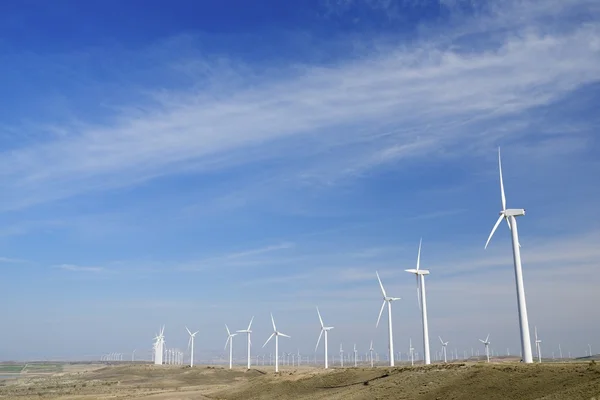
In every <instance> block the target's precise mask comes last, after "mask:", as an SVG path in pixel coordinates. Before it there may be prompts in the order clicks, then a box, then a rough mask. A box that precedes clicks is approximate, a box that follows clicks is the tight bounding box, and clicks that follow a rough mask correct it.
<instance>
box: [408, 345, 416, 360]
mask: <svg viewBox="0 0 600 400" xmlns="http://www.w3.org/2000/svg"><path fill="white" fill-rule="evenodd" d="M408 352H409V353H410V365H415V349H414V347H412V338H409V339H408Z"/></svg>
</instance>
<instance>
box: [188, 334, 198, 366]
mask: <svg viewBox="0 0 600 400" xmlns="http://www.w3.org/2000/svg"><path fill="white" fill-rule="evenodd" d="M185 330H186V331H187V333H188V334H189V335H190V340H189V341H188V349H190V367H193V366H194V339H195V338H196V334H197V333H198V332H199V331H196V332H194V333H192V332H190V330H189V329H188V327H187V326H186V327H185Z"/></svg>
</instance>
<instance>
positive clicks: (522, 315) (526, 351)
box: [485, 148, 533, 364]
mask: <svg viewBox="0 0 600 400" xmlns="http://www.w3.org/2000/svg"><path fill="white" fill-rule="evenodd" d="M498 169H499V171H500V195H501V197H502V211H500V217H499V218H498V221H496V225H494V228H492V232H491V233H490V236H489V237H488V240H487V242H486V243H485V248H487V246H488V244H489V242H490V240H491V239H492V236H494V232H496V229H498V225H500V222H502V220H503V219H506V223H507V224H508V228H509V229H510V230H511V232H512V248H513V260H514V265H515V282H516V286H517V304H518V309H519V326H520V328H521V351H522V354H523V362H525V363H528V364H531V363H532V362H533V356H532V354H531V339H530V337H529V320H528V317H527V304H526V302H525V288H524V286H523V269H522V268H521V250H520V248H519V247H520V246H521V245H520V244H519V232H518V230H517V219H516V217H520V216H522V215H525V210H524V209H522V208H516V209H515V208H509V209H507V208H506V196H505V195H504V182H503V180H502V161H501V159H500V148H498Z"/></svg>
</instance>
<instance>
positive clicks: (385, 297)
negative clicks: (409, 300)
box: [375, 271, 400, 367]
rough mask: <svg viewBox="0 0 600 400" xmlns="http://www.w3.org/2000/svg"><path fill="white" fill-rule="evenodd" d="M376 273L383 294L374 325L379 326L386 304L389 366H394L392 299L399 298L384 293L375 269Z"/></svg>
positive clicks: (398, 298)
mask: <svg viewBox="0 0 600 400" xmlns="http://www.w3.org/2000/svg"><path fill="white" fill-rule="evenodd" d="M375 274H376V275H377V280H378V281H379V286H380V287H381V293H382V294H383V304H381V310H379V317H377V324H375V327H376V328H377V327H378V326H379V320H380V319H381V314H382V313H383V309H384V307H385V305H386V304H387V306H388V336H389V339H388V340H389V345H388V347H389V351H390V356H389V359H390V367H393V366H394V335H393V332H392V301H396V300H400V297H390V296H388V295H387V294H386V293H385V289H384V288H383V284H382V283H381V279H380V278H379V273H378V272H377V271H375Z"/></svg>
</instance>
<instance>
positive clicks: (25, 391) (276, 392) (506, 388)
mask: <svg viewBox="0 0 600 400" xmlns="http://www.w3.org/2000/svg"><path fill="white" fill-rule="evenodd" d="M40 398H41V399H69V400H84V399H85V400H96V399H154V400H192V399H194V400H197V399H224V400H237V399H239V400H241V399H244V400H246V399H277V400H282V399H486V400H488V399H544V400H550V399H586V400H591V399H594V400H600V365H595V364H589V363H586V364H583V363H580V364H576V363H565V364H560V363H555V364H535V365H522V364H510V363H503V364H447V365H431V366H427V367H424V366H421V367H400V368H386V367H379V368H375V369H371V368H347V369H332V370H328V371H325V370H323V369H315V368H300V369H288V370H284V371H283V372H282V373H280V374H275V373H273V372H272V371H271V370H270V369H263V368H258V369H256V370H250V371H246V370H243V369H234V370H232V371H230V370H227V369H223V368H221V367H194V368H193V369H191V368H182V367H171V366H162V367H155V366H151V365H148V366H118V367H105V368H100V369H96V370H92V371H89V370H88V371H86V372H74V373H63V374H57V375H55V376H52V377H37V378H23V379H20V380H18V381H9V382H1V383H0V399H15V400H17V399H19V400H27V399H40Z"/></svg>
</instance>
